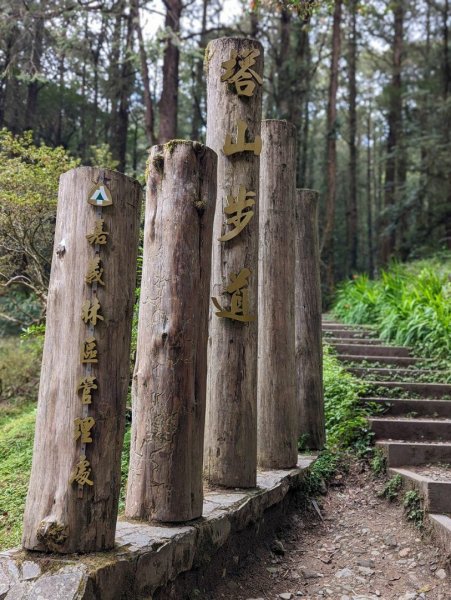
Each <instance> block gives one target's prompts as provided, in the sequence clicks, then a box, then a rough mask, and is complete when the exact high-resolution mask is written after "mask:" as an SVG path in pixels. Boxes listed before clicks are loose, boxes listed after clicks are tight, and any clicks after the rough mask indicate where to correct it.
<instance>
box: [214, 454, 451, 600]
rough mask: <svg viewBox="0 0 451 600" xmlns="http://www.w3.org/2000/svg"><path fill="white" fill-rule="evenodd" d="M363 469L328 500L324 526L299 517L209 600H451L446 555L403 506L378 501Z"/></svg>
mask: <svg viewBox="0 0 451 600" xmlns="http://www.w3.org/2000/svg"><path fill="white" fill-rule="evenodd" d="M360 469H361V467H360V466H359V465H354V466H353V467H352V468H351V473H350V474H349V475H348V476H347V477H346V483H345V485H343V486H340V487H334V488H331V490H330V491H329V494H328V495H327V496H325V497H324V498H323V499H322V501H321V512H322V516H323V519H324V520H323V521H322V522H321V521H320V520H319V519H318V518H317V519H315V518H313V517H312V515H310V516H309V517H308V519H305V515H302V514H299V515H294V516H293V518H292V520H291V522H290V526H289V528H288V529H285V530H284V531H283V533H281V534H280V538H279V540H278V541H275V542H273V543H272V544H268V546H267V547H265V548H261V549H259V550H257V551H256V552H255V554H252V555H251V556H250V557H249V558H248V560H247V561H246V564H242V565H240V568H239V569H238V572H237V573H235V574H233V575H232V574H230V573H228V574H227V575H226V576H225V577H224V579H223V582H222V583H221V584H220V585H219V586H218V587H217V588H216V590H215V592H214V593H213V595H212V596H211V597H209V600H223V599H225V598H227V599H229V600H248V599H258V600H288V599H291V598H292V599H293V600H295V599H296V598H304V599H307V598H309V599H311V600H313V599H315V600H316V599H322V598H331V599H332V600H351V599H352V600H367V599H368V600H369V599H371V600H373V599H374V600H377V599H382V600H392V599H396V600H414V599H418V600H419V599H421V598H426V599H428V600H451V579H450V578H449V576H447V575H446V573H445V570H444V569H445V564H444V557H443V553H442V552H440V551H439V550H438V549H437V548H436V547H435V546H434V545H433V544H432V543H431V542H430V541H429V540H428V538H427V537H426V536H423V539H422V537H421V534H420V532H419V531H418V530H417V529H415V528H414V527H413V526H411V525H410V524H408V523H407V522H406V521H405V519H404V517H403V509H402V508H401V507H400V506H399V505H396V504H390V503H388V502H387V501H386V500H384V499H381V498H378V497H377V495H376V492H377V491H378V490H380V489H381V487H382V483H378V482H375V481H374V479H373V476H372V475H371V474H370V473H363V474H362V473H359V472H358V471H359V470H360ZM269 546H271V548H270V547H269ZM223 575H224V574H223Z"/></svg>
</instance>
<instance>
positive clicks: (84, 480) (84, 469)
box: [69, 454, 94, 485]
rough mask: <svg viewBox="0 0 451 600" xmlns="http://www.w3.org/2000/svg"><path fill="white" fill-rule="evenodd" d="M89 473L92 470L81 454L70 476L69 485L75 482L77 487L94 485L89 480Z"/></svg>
mask: <svg viewBox="0 0 451 600" xmlns="http://www.w3.org/2000/svg"><path fill="white" fill-rule="evenodd" d="M91 471H92V469H91V465H90V464H89V460H87V459H86V456H84V454H82V455H81V456H80V460H79V461H78V464H77V465H76V467H75V468H74V470H73V471H72V473H71V475H70V479H69V483H74V481H75V482H76V483H78V485H86V484H87V485H94V482H93V481H91V480H90V479H89V476H90V475H91Z"/></svg>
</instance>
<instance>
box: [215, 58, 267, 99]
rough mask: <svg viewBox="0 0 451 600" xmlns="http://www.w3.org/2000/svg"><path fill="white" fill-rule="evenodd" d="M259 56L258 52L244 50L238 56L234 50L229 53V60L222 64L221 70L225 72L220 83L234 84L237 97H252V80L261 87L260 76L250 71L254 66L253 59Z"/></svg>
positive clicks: (253, 87) (253, 88)
mask: <svg viewBox="0 0 451 600" xmlns="http://www.w3.org/2000/svg"><path fill="white" fill-rule="evenodd" d="M257 56H260V50H257V49H254V50H244V51H243V52H241V53H240V54H238V52H237V51H236V50H232V51H231V53H230V59H229V60H226V61H224V62H223V63H222V65H221V66H222V68H223V69H226V72H225V73H224V74H223V75H222V77H221V81H227V83H231V84H232V83H233V84H235V89H236V92H237V94H238V96H252V94H253V93H254V90H255V83H254V81H253V79H255V81H256V82H257V83H258V84H259V85H262V83H263V79H262V78H261V77H260V75H259V74H258V73H257V72H256V71H254V70H253V69H251V67H253V66H254V65H255V59H256V58H257Z"/></svg>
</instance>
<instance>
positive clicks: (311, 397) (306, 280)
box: [295, 189, 325, 450]
mask: <svg viewBox="0 0 451 600" xmlns="http://www.w3.org/2000/svg"><path fill="white" fill-rule="evenodd" d="M295 281H296V288H295V315H296V371H297V382H296V388H297V401H298V407H299V435H301V436H302V437H303V438H304V442H305V444H306V445H307V447H308V448H310V449H311V450H319V449H321V448H323V447H324V443H325V428H324V427H325V425H324V392H323V350H322V334H321V282H320V264H319V241H318V192H315V191H314V190H305V189H303V190H297V198H296V277H295Z"/></svg>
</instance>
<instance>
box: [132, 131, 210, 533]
mask: <svg viewBox="0 0 451 600" xmlns="http://www.w3.org/2000/svg"><path fill="white" fill-rule="evenodd" d="M216 165H217V157H216V155H215V153H214V152H213V151H212V150H210V149H209V148H207V147H205V146H203V145H202V144H199V143H197V142H184V141H173V142H169V143H168V144H165V145H164V146H154V147H153V148H152V150H151V153H150V158H149V165H148V179H147V202H146V219H145V230H144V259H143V276H142V284H141V299H140V309H139V325H138V345H137V355H136V366H135V372H134V375H133V416H132V443H131V453H130V470H129V477H128V489H127V502H126V510H125V512H126V515H127V516H128V517H132V518H140V519H156V520H159V521H172V522H176V521H187V520H190V519H195V518H197V517H200V516H201V515H202V505H203V485H202V465H203V440H204V424H205V397H206V389H205V388H206V379H207V337H208V307H209V303H210V299H209V291H210V271H211V238H212V228H213V216H214V207H215V201H216Z"/></svg>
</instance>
